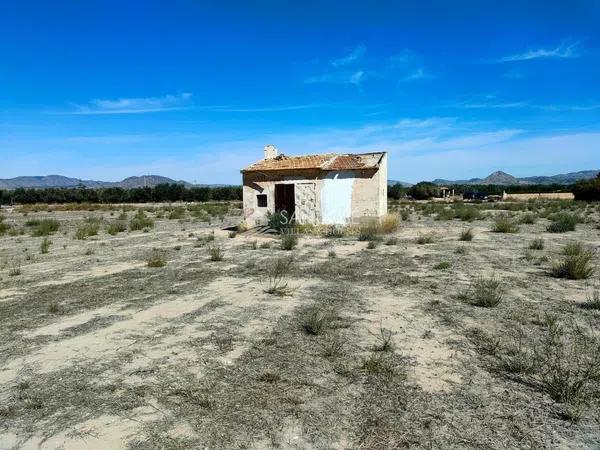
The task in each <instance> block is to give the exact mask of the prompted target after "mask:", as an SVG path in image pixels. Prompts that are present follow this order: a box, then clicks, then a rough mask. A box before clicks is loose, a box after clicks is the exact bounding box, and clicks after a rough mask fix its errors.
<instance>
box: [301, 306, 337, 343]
mask: <svg viewBox="0 0 600 450" xmlns="http://www.w3.org/2000/svg"><path fill="white" fill-rule="evenodd" d="M330 325H331V315H330V314H329V313H328V312H327V311H324V310H323V309H321V308H318V307H316V306H313V307H312V308H310V309H309V310H308V311H307V313H306V315H305V317H304V321H303V323H302V328H303V329H304V331H305V332H306V333H307V334H310V335H313V336H318V335H321V334H323V333H325V331H327V329H328V328H329V326H330Z"/></svg>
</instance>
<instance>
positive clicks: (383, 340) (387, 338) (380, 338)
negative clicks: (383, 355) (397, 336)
mask: <svg viewBox="0 0 600 450" xmlns="http://www.w3.org/2000/svg"><path fill="white" fill-rule="evenodd" d="M375 337H376V338H377V344H375V346H374V347H373V351H376V352H391V351H393V350H394V341H393V337H394V333H393V332H392V330H388V329H387V328H384V327H383V326H382V325H381V324H380V325H379V333H377V334H376V335H375Z"/></svg>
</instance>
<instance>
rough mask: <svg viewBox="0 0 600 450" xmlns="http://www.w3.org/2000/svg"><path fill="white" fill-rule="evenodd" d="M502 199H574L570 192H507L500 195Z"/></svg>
mask: <svg viewBox="0 0 600 450" xmlns="http://www.w3.org/2000/svg"><path fill="white" fill-rule="evenodd" d="M502 200H513V201H522V202H524V201H527V200H575V195H574V194H573V193H572V192H544V193H532V194H507V193H506V192H505V193H504V194H503V195H502Z"/></svg>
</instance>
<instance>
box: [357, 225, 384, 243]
mask: <svg viewBox="0 0 600 450" xmlns="http://www.w3.org/2000/svg"><path fill="white" fill-rule="evenodd" d="M378 233H379V224H378V223H376V222H374V221H369V222H368V223H365V224H363V225H361V226H360V228H359V229H358V240H359V241H374V240H376V239H377V234H378Z"/></svg>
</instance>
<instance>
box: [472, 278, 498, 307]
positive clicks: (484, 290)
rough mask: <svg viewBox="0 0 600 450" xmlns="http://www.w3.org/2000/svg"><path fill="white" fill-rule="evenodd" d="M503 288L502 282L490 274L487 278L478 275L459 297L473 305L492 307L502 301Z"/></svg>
mask: <svg viewBox="0 0 600 450" xmlns="http://www.w3.org/2000/svg"><path fill="white" fill-rule="evenodd" d="M504 294H505V289H504V286H503V284H502V282H501V281H500V280H499V279H497V278H496V275H495V274H494V275H492V276H491V277H489V278H486V277H484V276H479V277H477V278H476V279H475V280H473V281H472V282H471V284H470V285H469V287H468V288H467V290H466V291H465V292H463V293H462V294H461V297H462V298H464V299H465V300H467V301H468V302H469V303H471V304H472V305H475V306H481V307H484V308H493V307H495V306H498V305H499V304H500V302H502V300H503V298H504Z"/></svg>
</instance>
